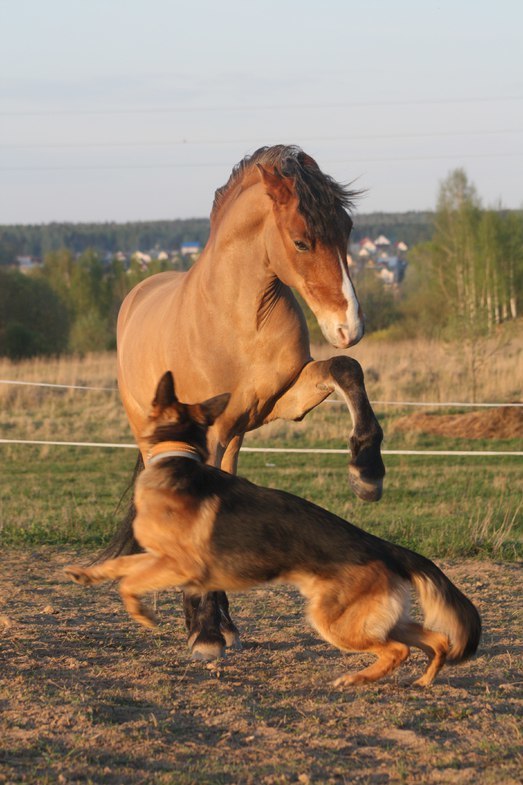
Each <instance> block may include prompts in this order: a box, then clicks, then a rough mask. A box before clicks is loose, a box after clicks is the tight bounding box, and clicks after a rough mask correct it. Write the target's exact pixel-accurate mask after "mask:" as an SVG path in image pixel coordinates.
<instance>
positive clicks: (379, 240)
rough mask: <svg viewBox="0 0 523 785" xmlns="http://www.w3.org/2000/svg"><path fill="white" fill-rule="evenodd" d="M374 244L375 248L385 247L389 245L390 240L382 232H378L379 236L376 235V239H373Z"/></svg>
mask: <svg viewBox="0 0 523 785" xmlns="http://www.w3.org/2000/svg"><path fill="white" fill-rule="evenodd" d="M374 245H375V246H376V247H377V248H385V247H388V246H389V245H390V240H389V238H388V237H385V235H384V234H380V236H379V237H376V239H375V240H374Z"/></svg>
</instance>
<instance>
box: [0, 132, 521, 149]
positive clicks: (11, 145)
mask: <svg viewBox="0 0 523 785" xmlns="http://www.w3.org/2000/svg"><path fill="white" fill-rule="evenodd" d="M509 134H523V129H521V128H514V129H512V128H504V129H500V130H494V131H477V130H472V131H427V132H421V133H398V134H347V135H345V136H310V137H301V136H300V141H301V142H352V141H362V140H363V141H372V140H384V139H426V138H445V137H452V136H501V135H509ZM287 136H289V134H287ZM295 136H298V134H295ZM258 142H259V140H256V139H185V138H183V139H171V140H167V141H164V140H151V141H137V142H35V143H32V142H29V143H19V142H5V143H0V149H9V150H12V149H20V150H32V149H38V150H40V149H46V150H50V149H79V148H82V149H83V148H101V147H107V148H124V147H178V146H188V145H222V144H223V145H228V144H257V143H258Z"/></svg>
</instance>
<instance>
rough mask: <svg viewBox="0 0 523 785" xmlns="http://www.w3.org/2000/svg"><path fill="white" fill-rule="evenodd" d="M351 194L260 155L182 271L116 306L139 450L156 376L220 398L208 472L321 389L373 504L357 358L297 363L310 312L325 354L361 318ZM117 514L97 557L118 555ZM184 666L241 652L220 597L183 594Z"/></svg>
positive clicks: (250, 159) (375, 430)
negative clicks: (345, 424)
mask: <svg viewBox="0 0 523 785" xmlns="http://www.w3.org/2000/svg"><path fill="white" fill-rule="evenodd" d="M356 196H357V193H356V192H354V191H351V190H350V189H349V188H348V187H346V186H342V185H341V184H339V183H338V182H336V181H335V180H334V179H333V178H332V177H330V176H329V175H326V174H324V173H323V172H322V171H321V169H320V168H319V166H318V164H317V163H316V161H315V160H314V159H313V158H311V156H309V155H308V154H306V153H305V152H304V151H303V150H301V149H300V148H299V147H297V146H295V145H291V146H287V145H275V146H272V147H262V148H260V149H259V150H256V152H254V153H253V154H252V155H250V156H246V157H245V158H243V160H241V161H240V162H239V163H238V164H237V165H236V166H235V167H234V168H233V170H232V173H231V175H230V177H229V179H228V181H227V183H226V184H225V185H224V186H222V187H221V188H218V190H217V191H216V193H215V198H214V203H213V206H212V211H211V217H210V234H209V239H208V241H207V243H206V245H205V247H204V249H203V251H202V253H201V255H200V257H199V258H198V260H197V261H196V262H195V263H194V265H193V266H192V267H191V268H190V269H189V270H188V271H187V272H175V271H168V272H163V273H159V274H157V275H153V276H151V277H149V278H147V279H145V280H144V281H142V282H141V283H139V284H138V285H137V286H135V287H134V288H133V289H132V290H131V291H130V293H129V294H128V295H127V297H126V298H125V300H124V302H123V304H122V306H121V309H120V312H119V316H118V324H117V365H118V386H119V391H120V395H121V399H122V402H123V406H124V408H125V411H126V413H127V417H128V420H129V424H130V427H131V430H132V432H133V435H134V437H135V440H136V442H137V444H138V447H139V449H140V457H139V459H138V462H137V466H136V469H135V477H136V476H137V473H138V472H139V471H140V470H141V468H143V465H144V462H145V460H146V458H147V449H148V447H147V444H146V443H144V441H143V439H142V438H141V434H142V433H143V431H144V428H145V425H146V423H147V418H148V412H149V407H150V401H151V399H152V397H153V395H154V390H155V385H156V382H157V380H158V379H159V378H160V377H161V376H162V374H163V373H165V371H166V370H170V371H172V373H173V374H174V376H175V378H176V379H177V385H178V392H179V396H180V398H181V400H184V401H187V402H189V403H191V402H196V401H200V400H203V399H204V398H211V397H212V396H215V395H217V394H220V393H223V392H225V391H227V392H230V393H231V397H230V400H229V403H228V405H227V408H226V409H225V411H224V412H223V413H222V414H221V415H220V416H219V417H218V418H217V420H216V422H215V423H214V424H213V426H212V427H211V428H210V430H209V433H208V444H209V453H210V458H209V463H211V464H212V465H214V466H217V467H220V468H221V469H223V470H225V471H227V472H231V473H236V469H237V462H238V453H239V451H240V447H241V444H242V440H243V438H244V435H245V433H247V432H248V431H252V430H253V429H256V428H259V427H260V426H261V425H263V424H265V423H268V422H271V421H273V420H276V419H285V420H295V421H298V420H301V419H302V418H303V417H304V416H305V415H306V414H307V413H308V412H310V411H311V410H312V409H314V408H315V407H316V406H318V405H319V404H320V403H321V402H322V401H324V400H325V398H327V396H329V395H330V394H331V393H333V392H334V391H336V392H338V393H339V394H340V395H341V396H342V398H343V399H344V400H345V402H346V404H347V407H348V409H349V412H350V415H351V418H352V425H353V427H352V432H351V434H350V437H349V447H350V452H351V457H350V462H349V469H348V474H349V482H350V485H351V487H352V489H353V490H354V492H355V493H356V494H357V496H359V497H360V498H362V499H365V500H368V501H375V500H377V499H379V498H380V497H381V493H382V485H383V477H384V474H385V468H384V465H383V461H382V458H381V453H380V446H381V442H382V438H383V432H382V429H381V427H380V425H379V423H378V421H377V419H376V417H375V415H374V412H373V410H372V407H371V405H370V403H369V400H368V397H367V393H366V391H365V385H364V377H363V372H362V369H361V366H360V365H359V363H358V362H357V361H356V360H354V359H352V358H351V357H349V356H346V355H339V356H335V357H332V358H330V359H328V360H324V361H314V360H313V358H312V356H311V349H310V342H309V334H308V330H307V325H306V321H305V317H304V315H303V312H302V310H301V308H300V306H299V304H298V302H297V299H296V297H295V295H294V294H293V292H292V289H295V290H296V291H297V292H298V293H299V294H300V295H301V296H302V298H303V299H304V300H305V302H306V303H307V304H308V305H309V306H310V308H311V310H312V312H313V313H314V315H315V317H316V319H317V320H318V323H319V325H320V328H321V330H322V332H323V334H324V336H325V338H326V339H327V340H328V341H329V342H330V343H331V344H332V346H334V347H336V348H338V349H346V348H348V347H350V346H353V345H354V344H356V343H357V342H358V341H359V340H360V339H361V338H362V336H363V333H364V322H363V315H362V310H361V307H360V305H359V302H358V299H357V296H356V292H355V289H354V286H353V284H352V281H351V279H350V275H349V270H348V266H347V245H348V240H349V235H350V232H351V229H352V218H351V211H352V209H353V206H354V199H355V197H356ZM134 514H135V511H134V510H133V509H132V507H131V509H130V511H129V514H128V516H127V518H126V519H125V520H124V521H123V523H122V525H121V527H120V530H119V531H118V532H117V533H116V535H115V537H114V538H113V541H112V543H111V544H110V545H109V547H108V548H107V549H106V550H105V551H104V554H103V558H108V557H114V556H116V555H119V554H122V553H132V552H135V551H136V550H137V548H138V546H137V544H136V541H135V540H134V538H133V534H132V520H133V515H134ZM184 611H185V621H186V626H187V630H188V645H189V648H190V650H191V656H192V658H193V659H204V660H208V659H217V658H219V657H221V656H223V655H224V649H225V646H234V647H237V648H241V645H240V641H239V633H238V630H237V628H236V626H235V624H234V622H233V621H232V619H231V616H230V614H229V605H228V599H227V596H226V595H225V593H224V592H211V593H209V594H206V595H204V596H202V597H194V596H191V597H185V596H184Z"/></svg>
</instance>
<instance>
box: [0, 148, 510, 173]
mask: <svg viewBox="0 0 523 785" xmlns="http://www.w3.org/2000/svg"><path fill="white" fill-rule="evenodd" d="M521 155H523V151H522V152H514V153H445V154H442V155H414V156H393V157H378V158H349V159H344V160H331V161H324V162H323V163H325V164H330V165H332V164H355V163H405V162H408V161H445V160H450V159H458V160H468V159H481V158H517V157H519V156H521ZM227 166H228V164H225V163H220V162H218V163H216V162H215V163H209V162H205V163H204V162H200V161H198V162H195V163H166V162H163V163H156V164H67V165H48V166H47V165H43V166H0V171H2V172H59V171H111V170H117V171H122V170H131V169H202V168H203V169H210V168H222V167H227Z"/></svg>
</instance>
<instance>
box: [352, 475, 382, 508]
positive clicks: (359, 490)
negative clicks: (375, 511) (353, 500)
mask: <svg viewBox="0 0 523 785" xmlns="http://www.w3.org/2000/svg"><path fill="white" fill-rule="evenodd" d="M349 484H350V487H351V488H352V490H353V491H354V493H355V494H356V496H357V497H358V498H359V499H362V500H363V501H364V502H377V501H379V500H380V499H381V496H382V494H383V480H382V479H377V480H365V479H364V478H363V477H362V476H361V474H360V473H359V472H358V470H357V469H356V468H355V467H354V466H349Z"/></svg>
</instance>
